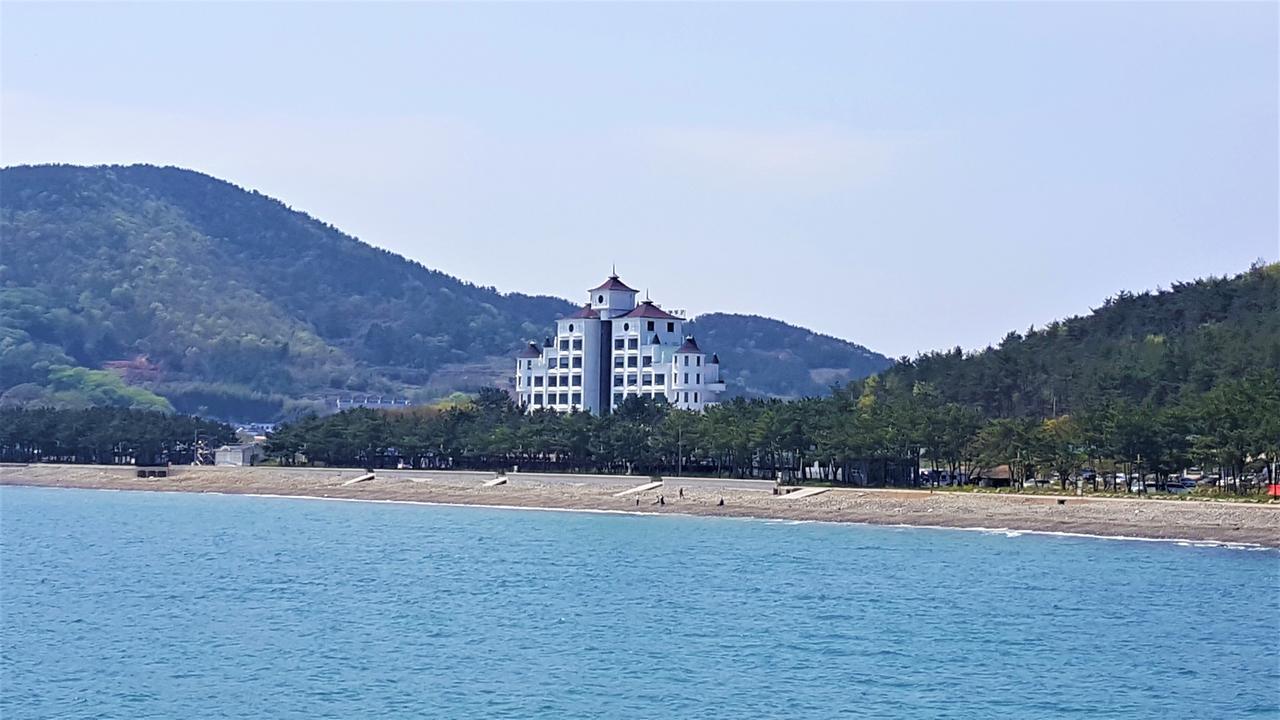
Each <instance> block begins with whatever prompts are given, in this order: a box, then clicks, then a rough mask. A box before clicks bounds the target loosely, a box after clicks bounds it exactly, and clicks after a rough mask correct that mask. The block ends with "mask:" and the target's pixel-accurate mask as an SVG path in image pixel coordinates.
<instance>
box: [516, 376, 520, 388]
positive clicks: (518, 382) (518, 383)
mask: <svg viewBox="0 0 1280 720" xmlns="http://www.w3.org/2000/svg"><path fill="white" fill-rule="evenodd" d="M516 387H520V376H519V375H517V376H516Z"/></svg>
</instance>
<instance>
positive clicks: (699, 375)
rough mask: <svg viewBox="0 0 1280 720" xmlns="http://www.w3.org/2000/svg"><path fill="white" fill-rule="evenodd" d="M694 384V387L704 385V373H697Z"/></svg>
mask: <svg viewBox="0 0 1280 720" xmlns="http://www.w3.org/2000/svg"><path fill="white" fill-rule="evenodd" d="M693 384H694V385H701V384H702V373H696V374H695V375H694V376H693Z"/></svg>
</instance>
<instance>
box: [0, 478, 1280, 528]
mask: <svg viewBox="0 0 1280 720" xmlns="http://www.w3.org/2000/svg"><path fill="white" fill-rule="evenodd" d="M363 474H364V472H363V471H361V470H353V469H341V470H339V469H312V468H268V467H255V468H233V467H183V466H178V467H174V468H173V469H172V471H171V474H170V476H169V477H167V478H158V479H157V478H151V479H143V478H138V477H135V473H134V469H133V468H130V467H110V466H75V465H9V466H3V467H0V484H3V485H31V486H41V487H67V488H86V489H103V490H106V489H113V490H149V491H161V492H204V493H237V494H253V495H283V496H299V497H319V498H335V499H350V500H397V501H416V502H429V503H448V504H457V505H490V506H510V507H524V508H548V509H565V510H570V509H572V510H608V511H630V512H636V511H641V512H646V513H671V514H686V515H705V516H722V517H754V518H773V519H783V520H814V521H827V522H855V523H872V524H880V525H916V526H936V527H953V528H985V529H1003V530H1010V531H1033V532H1057V533H1075V534H1083V535H1098V536H1110V537H1133V538H1147V539H1169V540H1172V539H1182V540H1195V541H1213V542H1223V543H1249V544H1257V545H1262V546H1266V547H1273V548H1280V505H1277V504H1265V505H1264V504H1249V503H1229V502H1205V501H1189V500H1156V499H1139V498H1134V499H1117V498H1074V497H1073V498H1068V499H1067V500H1066V503H1065V504H1059V502H1058V498H1054V497H1045V496H1026V495H1022V496H1019V495H996V494H985V493H951V492H937V493H930V492H928V491H922V490H871V489H846V488H841V489H833V490H830V491H827V492H823V493H821V494H817V495H813V496H810V497H785V496H775V495H773V494H772V493H770V492H766V491H761V490H760V489H755V488H752V489H744V486H734V483H733V482H732V481H726V482H725V483H724V485H723V486H720V485H717V484H716V483H715V481H697V480H692V479H690V480H685V479H681V478H675V479H668V480H667V481H666V485H665V487H658V488H655V489H652V490H646V491H643V492H637V493H633V494H630V495H625V496H622V497H618V496H617V495H618V493H620V492H623V491H625V490H628V489H629V488H634V487H637V486H640V485H643V484H645V483H647V482H649V479H648V478H644V477H617V476H584V475H560V476H556V475H535V474H528V475H526V474H511V475H509V476H507V479H506V482H505V483H504V484H500V485H492V486H486V483H487V482H489V481H491V480H493V478H494V477H495V475H494V474H492V473H467V472H453V471H449V472H433V471H395V470H380V471H378V473H377V474H376V477H375V478H374V479H372V480H367V481H363V482H357V483H352V482H351V481H353V480H355V479H356V478H359V477H360V476H361V475H363ZM745 487H750V486H749V485H746V486H745ZM756 487H757V488H758V487H760V485H757V486H756ZM682 489H683V497H682V496H681V490H682ZM659 496H661V497H662V498H663V499H664V501H665V502H659ZM721 499H723V500H724V504H723V505H721V504H720V500H721Z"/></svg>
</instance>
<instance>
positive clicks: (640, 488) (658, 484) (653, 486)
mask: <svg viewBox="0 0 1280 720" xmlns="http://www.w3.org/2000/svg"><path fill="white" fill-rule="evenodd" d="M660 487H662V482H661V481H658V482H651V483H645V484H644V485H637V486H635V487H633V488H629V489H627V490H623V491H622V492H618V493H614V494H613V496H614V497H626V496H628V495H635V494H638V493H642V492H649V491H650V490H656V489H657V488H660Z"/></svg>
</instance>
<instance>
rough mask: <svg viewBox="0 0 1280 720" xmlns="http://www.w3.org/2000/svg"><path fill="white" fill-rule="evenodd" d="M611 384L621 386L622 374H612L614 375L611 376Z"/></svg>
mask: <svg viewBox="0 0 1280 720" xmlns="http://www.w3.org/2000/svg"><path fill="white" fill-rule="evenodd" d="M613 386H614V387H622V376H621V375H614V376H613Z"/></svg>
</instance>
